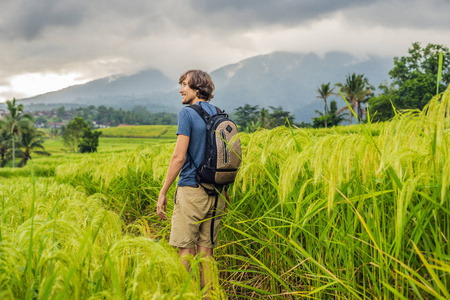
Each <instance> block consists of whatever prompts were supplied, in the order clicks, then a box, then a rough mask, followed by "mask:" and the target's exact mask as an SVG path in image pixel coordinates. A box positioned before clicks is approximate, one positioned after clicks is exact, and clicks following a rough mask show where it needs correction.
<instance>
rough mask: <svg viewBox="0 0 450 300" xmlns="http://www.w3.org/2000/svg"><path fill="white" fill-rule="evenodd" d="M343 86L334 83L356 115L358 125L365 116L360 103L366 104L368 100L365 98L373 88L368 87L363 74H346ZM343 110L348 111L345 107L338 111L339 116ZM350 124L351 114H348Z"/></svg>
mask: <svg viewBox="0 0 450 300" xmlns="http://www.w3.org/2000/svg"><path fill="white" fill-rule="evenodd" d="M345 77H346V81H345V84H342V83H336V86H337V87H339V88H340V90H341V92H342V93H343V94H344V96H345V98H346V99H347V101H348V103H349V104H350V106H351V108H352V109H353V111H354V112H355V113H356V114H357V116H358V119H357V120H356V121H358V123H359V122H360V121H361V119H362V117H363V115H366V111H365V109H363V107H362V106H361V103H365V102H367V101H368V100H369V99H368V97H367V96H370V95H372V94H373V92H372V90H373V89H374V87H373V86H371V85H370V83H369V80H368V79H367V78H364V75H363V74H358V75H357V74H355V73H353V74H352V75H350V74H348V75H346V76H345ZM344 110H349V108H348V106H345V107H343V108H341V109H340V110H339V112H338V113H339V114H340V113H342V112H343V111H344ZM351 123H352V114H350V124H351Z"/></svg>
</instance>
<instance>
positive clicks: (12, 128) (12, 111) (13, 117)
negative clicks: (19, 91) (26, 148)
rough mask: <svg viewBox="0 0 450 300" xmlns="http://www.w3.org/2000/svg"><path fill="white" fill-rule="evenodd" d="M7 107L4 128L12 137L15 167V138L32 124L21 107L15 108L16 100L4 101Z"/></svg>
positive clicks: (28, 115) (31, 120) (13, 163)
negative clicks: (7, 112)
mask: <svg viewBox="0 0 450 300" xmlns="http://www.w3.org/2000/svg"><path fill="white" fill-rule="evenodd" d="M6 105H7V106H8V110H9V116H6V117H5V123H6V127H7V128H8V131H9V133H10V134H11V137H12V166H13V168H14V167H15V155H16V153H15V152H16V149H15V136H16V135H19V134H20V133H21V130H22V128H24V127H25V126H27V125H28V123H32V122H33V116H32V115H30V114H25V113H23V105H22V104H19V105H17V106H16V99H15V98H14V99H13V101H6Z"/></svg>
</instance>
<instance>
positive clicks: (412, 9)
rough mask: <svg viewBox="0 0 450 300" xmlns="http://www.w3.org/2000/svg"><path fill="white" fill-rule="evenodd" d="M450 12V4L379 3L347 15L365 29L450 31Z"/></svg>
mask: <svg viewBox="0 0 450 300" xmlns="http://www.w3.org/2000/svg"><path fill="white" fill-rule="evenodd" d="M449 11H450V1H448V0H427V1H422V0H378V1H376V2H372V3H370V4H369V5H364V6H359V7H352V8H349V9H347V10H344V11H343V14H344V15H345V17H346V18H348V19H349V20H352V21H353V22H354V23H355V25H357V26H363V27H373V26H380V27H385V28H390V29H396V28H409V29H442V28H445V27H446V28H447V29H448V28H450V18H449V16H448V12H449Z"/></svg>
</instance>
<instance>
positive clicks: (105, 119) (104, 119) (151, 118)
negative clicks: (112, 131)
mask: <svg viewBox="0 0 450 300" xmlns="http://www.w3.org/2000/svg"><path fill="white" fill-rule="evenodd" d="M41 113H42V112H41ZM75 117H81V118H83V119H84V120H85V121H86V122H88V123H89V124H93V123H94V122H95V123H96V124H102V125H107V126H118V125H120V124H129V125H159V124H161V125H176V124H177V115H176V114H174V113H167V112H158V113H155V112H151V111H149V110H148V109H147V108H146V107H144V106H134V107H133V108H132V109H131V110H123V109H121V108H119V109H114V108H112V107H106V106H104V105H100V106H99V107H95V106H94V105H90V106H88V107H79V108H76V109H71V110H66V109H65V107H64V106H61V107H59V108H58V109H56V111H55V113H54V114H48V115H47V116H45V115H44V116H38V117H36V122H39V123H44V124H47V127H51V126H48V123H49V122H62V121H63V120H67V119H70V120H72V119H73V118H75Z"/></svg>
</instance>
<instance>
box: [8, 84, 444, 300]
mask: <svg viewBox="0 0 450 300" xmlns="http://www.w3.org/2000/svg"><path fill="white" fill-rule="evenodd" d="M130 128H131V127H130ZM130 128H128V129H127V130H130ZM148 128H149V130H148V131H149V132H153V133H154V134H155V136H157V135H158V130H159V133H160V136H159V137H154V138H146V139H145V138H112V137H101V138H100V147H99V150H98V153H93V154H85V155H80V154H69V153H65V152H62V151H60V148H61V147H62V145H61V141H60V140H58V139H53V140H49V141H48V142H47V143H46V150H47V151H50V152H53V153H54V154H53V155H52V156H49V157H46V156H36V157H35V158H33V159H32V160H30V161H29V163H28V164H27V165H26V166H25V167H24V168H16V169H11V168H3V169H0V176H1V180H0V205H1V210H0V298H1V299H18V298H21V299H22V298H23V299H199V298H201V295H202V291H201V289H200V285H199V275H198V267H197V266H198V263H199V261H198V259H193V262H192V268H191V271H190V272H187V271H186V270H185V269H184V267H183V265H182V264H181V263H180V262H179V259H178V256H177V254H176V252H175V250H174V249H172V247H171V246H169V245H168V243H167V237H168V233H169V231H170V222H167V221H165V222H164V221H160V220H159V218H158V217H157V216H156V212H155V203H156V199H157V198H158V192H159V189H160V187H161V185H162V180H163V179H164V175H165V174H164V173H165V171H166V169H167V164H168V162H169V160H170V155H171V153H172V151H173V147H174V141H175V134H174V132H175V131H174V128H175V127H174V126H172V127H171V126H166V127H164V128H162V129H161V128H157V127H154V128H153V129H152V127H148ZM118 129H119V128H118ZM118 129H117V130H118ZM141 130H142V129H141V128H138V131H137V132H135V134H136V135H137V136H138V135H139V131H141ZM105 132H106V131H105ZM166 132H172V137H171V138H169V137H167V136H162V135H164V133H166ZM115 134H116V135H117V136H121V134H119V133H115ZM127 134H128V135H130V136H132V133H127ZM240 139H241V142H242V145H243V162H242V167H241V169H240V171H239V173H238V178H237V181H236V183H235V184H234V185H233V186H232V188H231V191H230V194H231V199H232V205H231V206H230V207H229V208H228V215H227V217H226V218H224V225H223V230H222V231H221V232H220V235H221V237H220V240H221V241H222V242H221V244H220V246H219V248H218V249H217V250H216V255H217V256H216V257H217V262H216V266H215V267H214V268H213V272H215V275H214V278H215V283H214V284H215V290H214V293H215V294H214V296H215V297H216V298H217V299H225V298H230V299H259V298H267V299H298V298H312V299H324V298H325V299H394V298H396V299H449V298H450V292H449V287H450V256H449V255H450V244H449V243H448V238H449V237H450V201H449V197H450V196H449V187H450V153H449V152H450V90H449V89H447V91H445V92H444V93H441V94H439V95H437V96H435V97H434V98H432V99H431V100H430V102H429V103H428V105H427V106H426V107H425V109H423V110H422V111H421V112H419V111H407V112H404V113H401V114H397V115H396V116H395V118H393V119H392V120H390V121H387V122H379V123H370V122H368V123H366V124H359V125H351V126H337V127H332V128H326V129H325V128H323V129H302V128H293V127H285V126H281V127H276V128H274V129H271V130H266V129H262V130H258V131H256V132H253V133H241V135H240ZM173 193H174V188H172V190H171V196H173ZM172 205H173V204H172V203H171V202H169V209H168V210H169V215H170V211H171V209H172Z"/></svg>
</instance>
